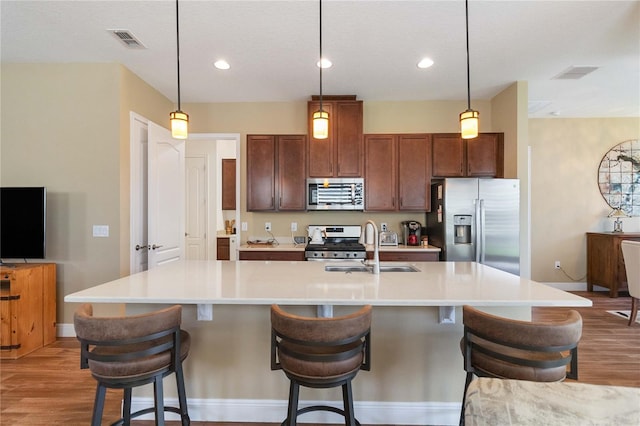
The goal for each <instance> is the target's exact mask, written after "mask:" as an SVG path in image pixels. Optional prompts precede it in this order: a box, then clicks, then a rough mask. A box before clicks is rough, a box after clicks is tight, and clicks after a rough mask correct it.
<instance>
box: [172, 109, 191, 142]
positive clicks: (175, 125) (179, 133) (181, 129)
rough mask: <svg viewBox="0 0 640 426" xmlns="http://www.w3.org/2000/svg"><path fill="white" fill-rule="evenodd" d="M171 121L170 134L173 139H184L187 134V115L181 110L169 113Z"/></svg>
mask: <svg viewBox="0 0 640 426" xmlns="http://www.w3.org/2000/svg"><path fill="white" fill-rule="evenodd" d="M169 119H170V121H171V136H172V137H173V138H174V139H186V138H187V137H188V136H189V115H187V114H186V113H184V112H182V111H174V112H172V113H171V114H169Z"/></svg>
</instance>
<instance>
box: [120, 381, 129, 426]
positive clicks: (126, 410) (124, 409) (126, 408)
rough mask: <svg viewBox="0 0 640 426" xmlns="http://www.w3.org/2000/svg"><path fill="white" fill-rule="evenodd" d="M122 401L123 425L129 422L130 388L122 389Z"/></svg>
mask: <svg viewBox="0 0 640 426" xmlns="http://www.w3.org/2000/svg"><path fill="white" fill-rule="evenodd" d="M123 401H124V403H123V404H122V420H123V422H124V423H123V425H124V426H129V425H130V424H131V388H125V389H124V400H123Z"/></svg>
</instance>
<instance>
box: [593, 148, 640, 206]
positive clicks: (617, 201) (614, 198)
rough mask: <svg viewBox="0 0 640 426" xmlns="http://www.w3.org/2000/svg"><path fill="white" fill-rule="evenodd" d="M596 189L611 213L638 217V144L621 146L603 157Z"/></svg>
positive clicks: (639, 174) (639, 197)
mask: <svg viewBox="0 0 640 426" xmlns="http://www.w3.org/2000/svg"><path fill="white" fill-rule="evenodd" d="M598 186H599V188H600V193H601V194H602V197H603V198H604V200H605V202H606V203H607V204H608V205H609V206H610V207H611V208H612V209H617V208H618V207H619V208H620V209H621V210H622V211H624V212H625V213H626V214H628V215H629V216H640V140H638V139H632V140H628V141H624V142H621V143H619V144H618V145H616V146H614V147H613V148H611V149H610V150H609V152H607V153H606V154H605V155H604V157H602V160H601V161H600V167H599V168H598Z"/></svg>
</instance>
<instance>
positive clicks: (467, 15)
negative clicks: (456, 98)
mask: <svg viewBox="0 0 640 426" xmlns="http://www.w3.org/2000/svg"><path fill="white" fill-rule="evenodd" d="M464 10H465V17H466V29H467V111H469V110H471V81H470V80H471V78H470V76H469V0H465V1H464Z"/></svg>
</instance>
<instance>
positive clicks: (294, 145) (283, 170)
mask: <svg viewBox="0 0 640 426" xmlns="http://www.w3.org/2000/svg"><path fill="white" fill-rule="evenodd" d="M306 141H307V138H306V137H305V136H304V135H292V136H278V193H279V195H278V210H305V209H306V196H305V194H306V191H305V186H306V179H305V177H306V155H305V151H306V146H305V145H306ZM316 142H318V141H316Z"/></svg>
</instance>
